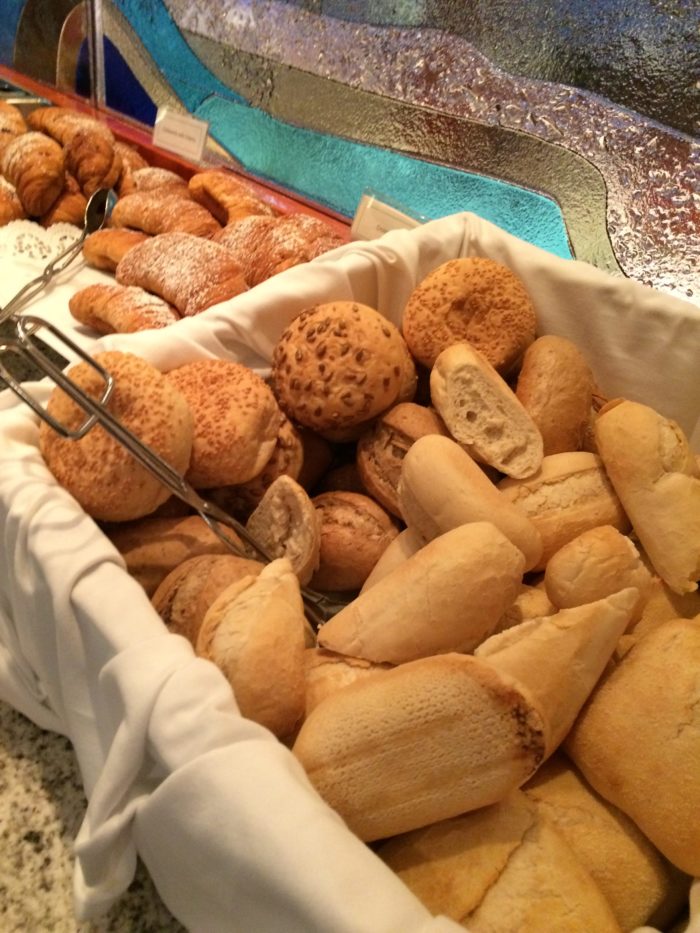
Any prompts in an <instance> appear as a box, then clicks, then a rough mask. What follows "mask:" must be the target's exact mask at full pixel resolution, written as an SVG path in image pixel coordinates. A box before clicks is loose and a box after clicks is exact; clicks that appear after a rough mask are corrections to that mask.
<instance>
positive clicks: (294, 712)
mask: <svg viewBox="0 0 700 933" xmlns="http://www.w3.org/2000/svg"><path fill="white" fill-rule="evenodd" d="M305 628H306V621H305V618H304V606H303V603H302V599H301V593H300V591H299V583H298V581H297V578H296V576H295V575H294V573H293V571H292V568H291V566H290V564H289V561H287V560H286V559H281V560H275V561H272V563H270V564H268V565H267V566H266V567H263V569H262V570H261V571H260V573H259V574H257V575H255V576H248V577H244V578H243V579H242V580H239V581H238V582H236V583H233V584H231V585H230V586H228V587H227V588H226V589H225V590H224V591H223V592H222V593H221V594H220V595H219V596H218V597H217V598H216V600H215V601H214V602H213V603H212V605H211V606H210V607H209V609H208V610H207V613H206V615H205V617H204V621H203V622H202V625H201V628H200V630H199V633H198V635H197V654H198V655H200V656H201V657H204V658H208V659H209V660H210V661H213V662H214V664H216V666H217V667H218V668H219V669H220V670H221V671H223V673H224V674H225V675H226V678H227V680H228V682H229V683H230V684H231V687H232V688H233V693H234V696H235V698H236V703H237V704H238V708H239V709H240V711H241V713H242V715H243V716H246V717H247V718H248V719H252V720H253V721H254V722H258V723H260V724H261V725H263V726H265V727H266V728H268V729H269V730H270V731H271V732H272V733H274V734H275V735H276V736H278V738H284V737H285V736H288V735H290V734H291V733H292V732H293V731H294V728H295V726H296V725H297V723H298V722H299V721H300V720H301V718H302V716H303V715H304V700H305V683H304V651H305Z"/></svg>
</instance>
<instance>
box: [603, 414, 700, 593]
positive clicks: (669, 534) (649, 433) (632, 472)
mask: <svg viewBox="0 0 700 933" xmlns="http://www.w3.org/2000/svg"><path fill="white" fill-rule="evenodd" d="M595 436H596V441H597V444H598V450H599V452H600V456H601V458H602V460H603V463H604V464H605V469H606V471H607V474H608V476H609V477H610V481H611V482H612V484H613V486H614V487H615V491H616V492H617V495H618V496H619V497H620V501H621V502H622V504H623V506H624V508H625V511H626V512H627V514H628V515H629V518H630V521H631V522H632V526H633V528H634V531H635V534H636V535H637V537H638V538H639V540H640V541H641V543H642V546H643V547H644V550H645V551H646V553H647V555H648V556H649V559H650V560H651V562H652V564H653V565H654V569H655V570H656V572H657V573H658V575H659V576H660V577H661V578H662V580H664V581H665V582H666V583H667V584H668V585H669V586H670V587H671V589H672V590H674V591H675V592H676V593H688V592H692V591H693V590H696V589H697V587H698V579H700V470H699V469H698V465H697V463H696V461H695V458H694V456H693V453H692V451H691V450H690V446H689V443H688V438H687V437H686V436H685V434H684V433H683V431H682V430H681V428H680V427H679V426H678V424H676V422H675V421H671V420H669V419H668V418H664V417H663V415H661V414H659V412H657V411H655V410H654V409H653V408H650V407H649V406H647V405H641V404H639V403H638V402H631V401H626V400H621V399H617V400H615V401H612V402H609V403H608V404H607V405H606V406H605V407H604V408H603V409H601V411H600V412H599V414H598V418H597V419H596V423H595Z"/></svg>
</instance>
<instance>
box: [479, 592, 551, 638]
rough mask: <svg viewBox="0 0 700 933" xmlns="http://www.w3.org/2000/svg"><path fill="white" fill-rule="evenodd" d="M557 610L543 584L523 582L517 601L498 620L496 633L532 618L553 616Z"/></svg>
mask: <svg viewBox="0 0 700 933" xmlns="http://www.w3.org/2000/svg"><path fill="white" fill-rule="evenodd" d="M556 611H557V608H556V606H555V605H554V604H553V603H552V601H551V600H550V598H549V597H548V596H547V592H546V590H545V589H544V587H542V586H530V585H528V584H527V583H523V584H522V586H521V587H520V591H519V592H518V595H517V596H516V597H515V601H514V602H513V603H512V604H511V605H510V606H509V607H508V608H507V609H506V611H505V612H504V613H503V615H502V616H501V618H500V619H499V621H498V625H497V626H496V629H495V631H494V635H496V634H498V632H505V630H506V629H509V628H513V627H514V626H516V625H521V624H522V623H523V622H527V621H528V620H530V619H540V618H542V617H543V616H551V615H554V613H555V612H556Z"/></svg>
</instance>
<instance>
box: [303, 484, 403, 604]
mask: <svg viewBox="0 0 700 933" xmlns="http://www.w3.org/2000/svg"><path fill="white" fill-rule="evenodd" d="M312 502H313V504H314V507H315V509H316V511H317V512H318V515H319V519H320V526H321V551H320V558H319V566H318V569H317V570H316V572H315V573H314V575H313V576H312V578H311V586H312V587H313V588H314V589H316V590H327V591H330V592H347V591H350V590H359V589H360V587H361V586H362V584H363V583H364V582H365V580H366V579H367V577H368V576H369V574H370V571H371V570H372V568H373V567H374V565H375V564H376V563H377V561H378V560H379V558H380V557H381V556H382V554H383V553H384V551H385V550H386V549H387V547H388V546H389V544H391V542H392V541H393V540H394V538H395V537H396V536H397V535H398V533H399V529H398V527H397V525H396V523H395V522H394V520H393V519H392V518H391V516H390V515H389V514H388V513H387V512H385V511H384V509H383V508H382V507H381V506H380V505H379V504H378V503H377V502H375V501H374V499H371V498H370V497H369V496H365V495H362V493H356V492H342V491H339V492H324V493H321V494H320V495H318V496H315V497H314V498H313V499H312Z"/></svg>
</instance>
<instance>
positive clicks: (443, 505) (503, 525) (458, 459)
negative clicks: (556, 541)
mask: <svg viewBox="0 0 700 933" xmlns="http://www.w3.org/2000/svg"><path fill="white" fill-rule="evenodd" d="M398 495H399V504H400V510H401V514H402V516H403V519H404V521H405V522H406V524H407V525H408V526H409V528H412V529H413V530H414V531H416V532H417V533H418V534H419V535H420V536H421V537H422V538H423V540H424V541H431V540H432V539H433V538H435V537H436V536H437V535H440V534H442V533H443V532H445V531H449V530H450V529H451V528H456V527H457V526H458V525H464V524H466V523H467V522H492V523H493V524H494V525H495V526H496V527H497V528H498V529H500V531H502V532H503V534H504V535H505V536H506V537H507V538H508V539H509V540H510V541H512V543H513V544H514V545H515V546H516V547H517V548H519V549H520V550H521V551H522V553H523V556H524V557H525V570H526V571H527V570H529V569H530V568H531V567H534V566H535V565H536V564H537V562H538V561H539V559H540V557H541V555H542V539H541V537H540V533H539V531H538V530H537V528H536V527H535V526H534V524H533V523H532V522H531V521H530V519H529V518H528V517H527V515H526V514H525V513H524V512H523V511H522V510H521V509H519V508H518V507H517V506H516V505H513V504H512V503H511V502H510V501H509V500H508V499H507V498H506V497H505V496H504V495H503V494H502V493H501V492H500V490H499V489H498V487H497V486H494V484H493V483H492V482H491V480H490V479H488V477H487V476H485V475H484V472H483V470H481V469H480V468H479V467H478V466H477V464H476V463H475V462H474V461H473V460H472V458H471V457H470V456H469V454H468V453H467V452H466V451H465V450H464V449H463V448H462V447H460V445H459V444H458V443H457V442H456V441H454V440H452V438H449V437H441V436H440V435H437V434H432V435H426V436H425V437H421V438H418V440H416V441H415V443H414V444H413V445H412V446H411V448H410V450H408V451H407V452H406V455H405V457H404V459H403V467H402V469H401V478H400V480H399V486H398Z"/></svg>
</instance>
